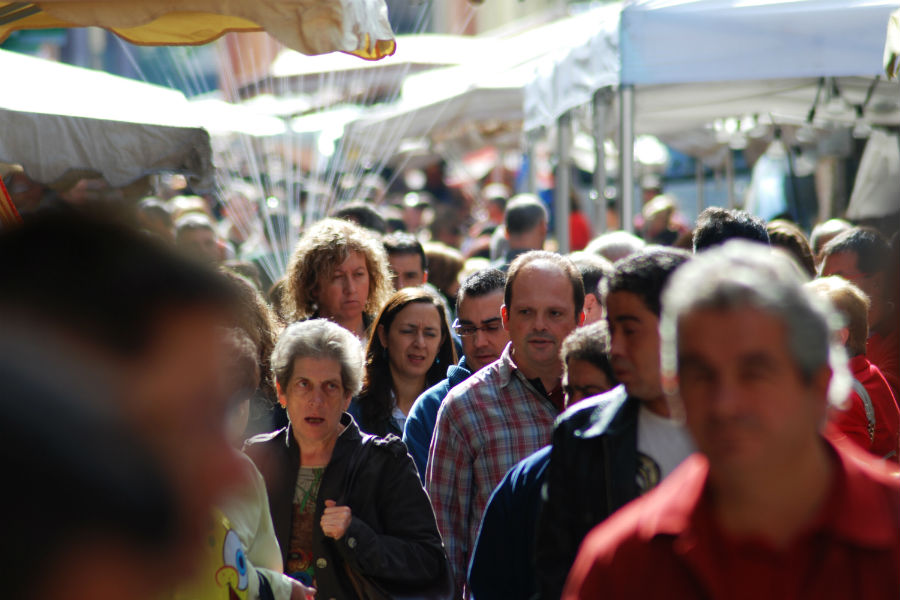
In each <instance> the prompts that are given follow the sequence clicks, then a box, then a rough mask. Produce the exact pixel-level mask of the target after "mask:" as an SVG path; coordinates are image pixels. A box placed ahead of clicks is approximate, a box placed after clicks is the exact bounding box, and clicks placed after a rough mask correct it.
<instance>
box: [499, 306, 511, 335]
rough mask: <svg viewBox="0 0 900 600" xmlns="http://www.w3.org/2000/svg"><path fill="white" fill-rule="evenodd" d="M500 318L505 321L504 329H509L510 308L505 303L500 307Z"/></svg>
mask: <svg viewBox="0 0 900 600" xmlns="http://www.w3.org/2000/svg"><path fill="white" fill-rule="evenodd" d="M500 319H501V320H502V321H503V329H505V330H506V331H509V310H507V308H506V305H505V304H504V305H503V306H501V307H500Z"/></svg>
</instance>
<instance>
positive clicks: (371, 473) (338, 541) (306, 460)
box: [245, 319, 452, 599]
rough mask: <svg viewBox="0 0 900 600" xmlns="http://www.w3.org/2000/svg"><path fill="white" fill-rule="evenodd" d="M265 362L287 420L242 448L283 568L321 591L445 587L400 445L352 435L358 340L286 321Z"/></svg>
mask: <svg viewBox="0 0 900 600" xmlns="http://www.w3.org/2000/svg"><path fill="white" fill-rule="evenodd" d="M272 369H273V370H274V372H275V381H276V386H277V389H278V400H279V402H280V403H281V404H282V405H284V406H285V407H286V408H287V412H288V416H289V417H290V421H291V423H290V425H289V426H288V427H286V428H285V429H282V430H280V431H276V432H273V433H269V434H264V435H260V436H256V437H255V438H252V439H251V440H250V441H249V442H248V445H247V447H246V449H245V450H246V452H247V454H248V455H249V456H250V458H251V459H253V461H254V463H256V466H257V467H258V468H259V470H260V472H262V474H263V477H264V479H265V482H266V490H267V492H268V497H269V506H270V509H271V513H272V521H273V523H274V525H275V535H276V537H277V538H278V542H279V544H280V546H281V551H282V555H283V558H284V566H285V572H286V573H288V574H289V575H291V576H292V577H295V578H296V579H298V580H300V581H302V582H304V583H306V584H312V585H314V586H315V587H316V588H317V589H318V597H320V598H342V599H343V598H350V599H353V598H366V597H370V596H371V595H372V591H371V590H372V589H373V588H376V589H379V590H381V592H380V593H386V594H387V595H388V596H391V595H395V594H396V593H400V591H403V593H414V594H419V593H421V594H426V593H432V592H434V591H435V590H436V589H439V590H440V589H443V585H445V583H444V582H446V581H447V577H446V574H447V568H448V566H447V563H446V557H445V554H444V550H443V546H442V543H441V537H440V534H439V533H438V530H437V525H436V524H435V519H434V512H433V510H432V508H431V504H430V502H429V500H428V496H427V495H426V494H425V490H424V489H423V488H422V485H421V483H420V482H419V477H418V475H417V474H416V469H415V466H414V465H413V462H412V460H411V459H410V458H409V455H408V454H407V453H406V448H405V447H404V446H403V444H402V442H400V441H399V440H393V439H391V440H384V439H381V438H376V437H374V436H367V435H363V434H360V431H359V429H358V428H357V426H356V423H355V422H354V421H353V419H352V417H350V415H349V414H347V413H346V412H345V411H346V409H347V407H348V406H349V404H350V398H351V397H352V396H353V395H354V394H355V393H357V392H358V391H359V389H360V387H361V383H362V374H363V356H362V348H361V346H360V344H359V342H358V340H357V339H356V338H355V337H353V335H352V334H351V333H350V332H348V331H347V330H346V329H343V328H341V327H339V326H338V325H336V324H334V323H332V322H330V321H327V320H325V319H313V320H309V321H304V322H300V323H294V324H292V325H290V326H288V327H287V328H286V329H285V330H284V332H283V333H282V334H281V336H280V337H279V339H278V343H277V344H276V346H275V351H274V352H273V354H272ZM451 593H452V591H448V593H447V596H446V597H449V594H451ZM429 597H435V596H433V595H430V596H429Z"/></svg>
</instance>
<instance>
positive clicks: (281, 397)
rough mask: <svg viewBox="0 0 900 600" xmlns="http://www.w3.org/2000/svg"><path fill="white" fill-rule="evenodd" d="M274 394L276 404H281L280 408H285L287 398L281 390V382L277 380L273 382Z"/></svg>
mask: <svg viewBox="0 0 900 600" xmlns="http://www.w3.org/2000/svg"><path fill="white" fill-rule="evenodd" d="M275 395H276V396H277V397H278V404H280V405H281V408H287V398H286V397H285V395H284V392H282V391H281V384H280V383H278V382H277V381H276V382H275Z"/></svg>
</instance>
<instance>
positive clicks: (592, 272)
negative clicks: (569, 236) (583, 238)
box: [569, 252, 613, 301]
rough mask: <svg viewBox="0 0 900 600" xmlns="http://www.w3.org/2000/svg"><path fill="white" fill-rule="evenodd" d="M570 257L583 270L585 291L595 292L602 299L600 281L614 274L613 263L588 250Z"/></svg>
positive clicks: (582, 277)
mask: <svg viewBox="0 0 900 600" xmlns="http://www.w3.org/2000/svg"><path fill="white" fill-rule="evenodd" d="M569 258H571V259H572V262H573V263H575V266H576V267H577V268H578V271H579V272H581V281H582V283H583V284H584V293H585V294H593V295H594V298H596V299H597V301H600V299H601V298H600V282H601V281H602V280H604V279H606V278H607V277H609V276H610V275H611V274H612V271H613V264H612V263H611V262H609V261H608V260H606V259H605V258H603V257H602V256H598V255H596V254H588V253H586V252H576V253H575V254H572V255H570V256H569Z"/></svg>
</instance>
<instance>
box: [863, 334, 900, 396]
mask: <svg viewBox="0 0 900 600" xmlns="http://www.w3.org/2000/svg"><path fill="white" fill-rule="evenodd" d="M866 357H867V358H868V359H869V360H870V361H872V364H874V365H876V366H877V367H878V368H879V369H881V372H882V373H884V378H885V379H887V382H888V383H889V384H890V386H891V390H893V392H894V396H895V397H896V398H897V400H900V330H898V329H895V330H894V331H892V332H891V333H889V334H888V335H886V336H882V335H881V334H880V333H873V334H872V335H870V336H869V339H868V340H867V341H866Z"/></svg>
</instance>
